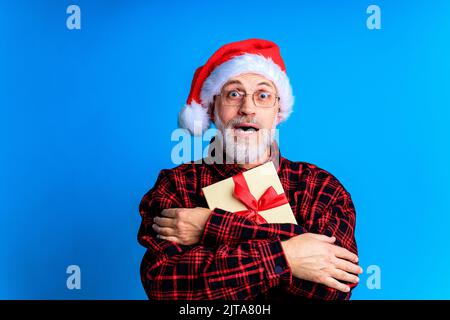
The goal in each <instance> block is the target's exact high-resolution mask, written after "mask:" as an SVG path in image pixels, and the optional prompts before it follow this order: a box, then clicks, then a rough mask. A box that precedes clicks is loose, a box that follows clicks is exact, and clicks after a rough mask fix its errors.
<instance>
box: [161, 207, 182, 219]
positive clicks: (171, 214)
mask: <svg viewBox="0 0 450 320" xmlns="http://www.w3.org/2000/svg"><path fill="white" fill-rule="evenodd" d="M177 210H178V208H170V209H164V210H162V211H161V215H162V216H163V217H167V218H175V217H176V215H177Z"/></svg>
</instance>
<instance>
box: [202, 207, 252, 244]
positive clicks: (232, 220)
mask: <svg viewBox="0 0 450 320" xmlns="http://www.w3.org/2000/svg"><path fill="white" fill-rule="evenodd" d="M236 223H237V224H247V223H248V221H247V219H246V218H245V217H243V216H242V217H241V216H238V215H236V214H234V213H233V212H229V211H225V210H222V209H219V208H214V210H212V211H211V214H210V216H209V218H208V220H207V221H206V224H205V229H204V230H203V234H202V237H201V239H200V244H202V245H218V244H223V243H225V242H230V241H232V240H233V239H239V234H235V233H237V231H238V230H239V228H233V226H234V225H235V224H236Z"/></svg>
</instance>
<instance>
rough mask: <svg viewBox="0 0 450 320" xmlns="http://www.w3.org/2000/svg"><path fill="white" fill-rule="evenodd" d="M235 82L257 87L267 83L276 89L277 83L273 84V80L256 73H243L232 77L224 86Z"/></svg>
mask: <svg viewBox="0 0 450 320" xmlns="http://www.w3.org/2000/svg"><path fill="white" fill-rule="evenodd" d="M233 84H235V85H241V86H244V87H256V86H258V85H266V86H268V87H271V88H274V89H275V85H274V84H273V82H272V81H270V80H269V79H267V78H266V77H264V76H262V75H259V74H256V73H243V74H240V75H238V76H235V77H232V78H230V79H229V80H228V81H227V82H226V83H225V84H224V87H225V86H229V85H233Z"/></svg>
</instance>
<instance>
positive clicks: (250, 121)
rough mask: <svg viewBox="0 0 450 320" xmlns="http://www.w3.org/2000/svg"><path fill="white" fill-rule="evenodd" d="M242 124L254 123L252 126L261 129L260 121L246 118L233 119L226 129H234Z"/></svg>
mask: <svg viewBox="0 0 450 320" xmlns="http://www.w3.org/2000/svg"><path fill="white" fill-rule="evenodd" d="M241 123H252V124H256V125H258V126H259V127H261V126H260V124H259V122H258V120H257V119H256V117H253V118H247V117H245V116H240V117H236V118H233V119H231V120H230V121H229V122H228V123H227V125H226V128H227V129H230V128H234V127H235V126H236V125H238V124H241Z"/></svg>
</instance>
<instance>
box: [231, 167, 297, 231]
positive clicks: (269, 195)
mask: <svg viewBox="0 0 450 320" xmlns="http://www.w3.org/2000/svg"><path fill="white" fill-rule="evenodd" d="M233 181H234V190H233V196H234V197H235V198H236V199H238V200H239V201H241V202H242V203H243V204H244V205H245V206H246V207H247V210H242V211H238V212H235V213H236V214H240V215H243V216H244V217H246V218H249V219H251V220H253V221H255V222H256V223H257V224H261V223H267V221H266V219H264V218H263V217H262V216H261V215H260V214H258V211H264V210H269V209H272V208H275V207H279V206H281V205H283V204H286V203H289V202H288V200H287V198H286V195H285V194H284V193H282V194H277V192H276V191H275V189H274V188H273V187H272V186H270V187H268V188H267V190H266V191H265V192H264V194H263V195H262V196H261V198H259V200H258V201H256V199H255V197H254V196H253V195H252V194H251V192H250V189H249V188H248V185H247V181H245V178H244V175H243V174H242V173H239V174H238V175H235V176H233Z"/></svg>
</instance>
